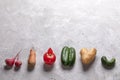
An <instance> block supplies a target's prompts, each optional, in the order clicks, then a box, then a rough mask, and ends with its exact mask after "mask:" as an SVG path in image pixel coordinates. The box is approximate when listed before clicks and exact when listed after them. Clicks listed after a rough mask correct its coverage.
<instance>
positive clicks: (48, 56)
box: [43, 48, 56, 65]
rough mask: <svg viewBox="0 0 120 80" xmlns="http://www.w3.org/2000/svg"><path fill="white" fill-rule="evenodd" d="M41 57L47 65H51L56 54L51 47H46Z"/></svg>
mask: <svg viewBox="0 0 120 80" xmlns="http://www.w3.org/2000/svg"><path fill="white" fill-rule="evenodd" d="M43 59H44V62H45V64H48V65H52V64H54V63H55V61H56V56H55V54H54V53H53V51H52V49H51V48H49V49H48V52H46V53H45V54H44V56H43Z"/></svg>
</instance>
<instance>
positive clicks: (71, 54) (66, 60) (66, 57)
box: [61, 46, 76, 66]
mask: <svg viewBox="0 0 120 80" xmlns="http://www.w3.org/2000/svg"><path fill="white" fill-rule="evenodd" d="M75 59H76V51H75V49H74V48H73V47H70V48H69V47H67V46H65V47H63V49H62V52H61V62H62V64H63V65H64V66H73V65H74V63H75Z"/></svg>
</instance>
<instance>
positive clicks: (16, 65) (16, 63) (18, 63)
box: [15, 55, 22, 67]
mask: <svg viewBox="0 0 120 80" xmlns="http://www.w3.org/2000/svg"><path fill="white" fill-rule="evenodd" d="M21 65H22V62H21V61H20V60H19V55H18V56H17V60H16V62H15V67H21Z"/></svg>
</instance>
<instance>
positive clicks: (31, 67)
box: [27, 64, 35, 72]
mask: <svg viewBox="0 0 120 80" xmlns="http://www.w3.org/2000/svg"><path fill="white" fill-rule="evenodd" d="M34 68H35V65H32V64H28V65H27V71H29V72H31V71H33V70H34Z"/></svg>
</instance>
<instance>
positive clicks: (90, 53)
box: [80, 48, 97, 64]
mask: <svg viewBox="0 0 120 80" xmlns="http://www.w3.org/2000/svg"><path fill="white" fill-rule="evenodd" d="M96 53H97V50H96V49H95V48H92V49H90V50H88V49H87V48H82V49H81V51H80V55H81V61H82V63H83V64H90V63H91V62H92V61H93V60H94V58H95V56H96Z"/></svg>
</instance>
